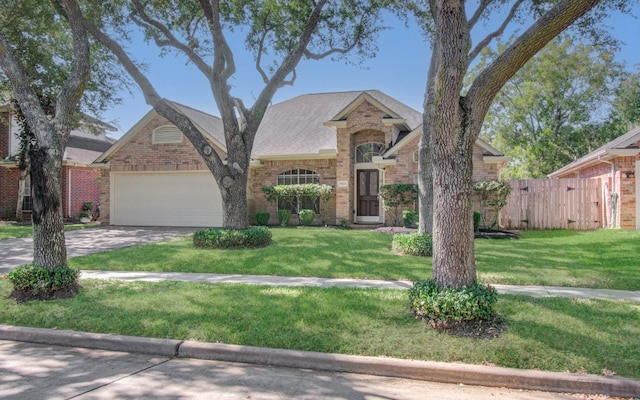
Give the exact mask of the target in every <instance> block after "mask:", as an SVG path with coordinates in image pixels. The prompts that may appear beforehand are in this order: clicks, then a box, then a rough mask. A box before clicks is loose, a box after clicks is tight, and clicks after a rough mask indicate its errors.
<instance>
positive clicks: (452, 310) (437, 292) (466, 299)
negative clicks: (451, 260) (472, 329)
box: [409, 280, 498, 322]
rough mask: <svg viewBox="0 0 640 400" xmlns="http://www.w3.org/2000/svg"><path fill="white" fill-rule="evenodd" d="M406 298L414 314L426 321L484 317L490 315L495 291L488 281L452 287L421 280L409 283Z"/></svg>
mask: <svg viewBox="0 0 640 400" xmlns="http://www.w3.org/2000/svg"><path fill="white" fill-rule="evenodd" d="M409 300H410V302H411V311H412V312H413V314H414V315H415V316H416V318H421V319H424V320H427V321H436V322H437V321H450V320H453V321H463V320H468V321H470V320H479V319H483V320H487V319H490V318H491V317H492V316H493V305H494V304H495V302H496V301H497V300H498V292H496V290H495V289H494V288H493V287H491V286H490V285H486V286H485V285H481V284H479V283H476V284H474V285H473V286H470V287H463V288H461V289H457V290H456V289H451V288H441V287H439V286H438V285H437V284H436V283H435V282H434V281H432V280H424V281H418V282H415V283H414V284H413V287H412V288H411V289H410V290H409Z"/></svg>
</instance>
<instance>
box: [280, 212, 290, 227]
mask: <svg viewBox="0 0 640 400" xmlns="http://www.w3.org/2000/svg"><path fill="white" fill-rule="evenodd" d="M290 219H291V210H278V223H279V224H280V226H287V225H289V220H290Z"/></svg>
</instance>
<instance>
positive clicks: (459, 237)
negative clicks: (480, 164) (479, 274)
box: [433, 145, 476, 288]
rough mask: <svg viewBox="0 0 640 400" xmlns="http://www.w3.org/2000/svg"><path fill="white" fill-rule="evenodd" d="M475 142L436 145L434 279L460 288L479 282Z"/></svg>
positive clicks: (434, 158)
mask: <svg viewBox="0 0 640 400" xmlns="http://www.w3.org/2000/svg"><path fill="white" fill-rule="evenodd" d="M472 146H473V145H471V146H469V145H467V146H466V147H467V150H466V151H456V152H449V151H447V149H446V148H445V147H444V146H434V148H433V194H434V196H433V209H434V213H433V215H434V219H433V246H434V249H433V280H434V281H435V282H436V283H437V284H438V285H439V286H441V287H452V288H461V287H463V286H470V285H473V284H474V283H475V282H476V265H475V250H474V244H473V240H474V236H473V218H472V208H471V188H472V172H473V159H472V154H473V148H472Z"/></svg>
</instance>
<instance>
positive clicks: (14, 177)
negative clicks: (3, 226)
mask: <svg viewBox="0 0 640 400" xmlns="http://www.w3.org/2000/svg"><path fill="white" fill-rule="evenodd" d="M19 178H20V171H19V170H18V169H17V168H4V167H0V218H1V219H15V217H16V204H17V200H18V179H19Z"/></svg>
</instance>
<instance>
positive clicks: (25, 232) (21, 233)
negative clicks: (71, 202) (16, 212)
mask: <svg viewBox="0 0 640 400" xmlns="http://www.w3.org/2000/svg"><path fill="white" fill-rule="evenodd" d="M97 226H99V225H97V224H69V225H65V226H64V230H65V231H76V230H80V229H88V228H95V227H97ZM31 236H33V226H31V225H8V224H4V223H0V240H6V239H19V238H23V237H31Z"/></svg>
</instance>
